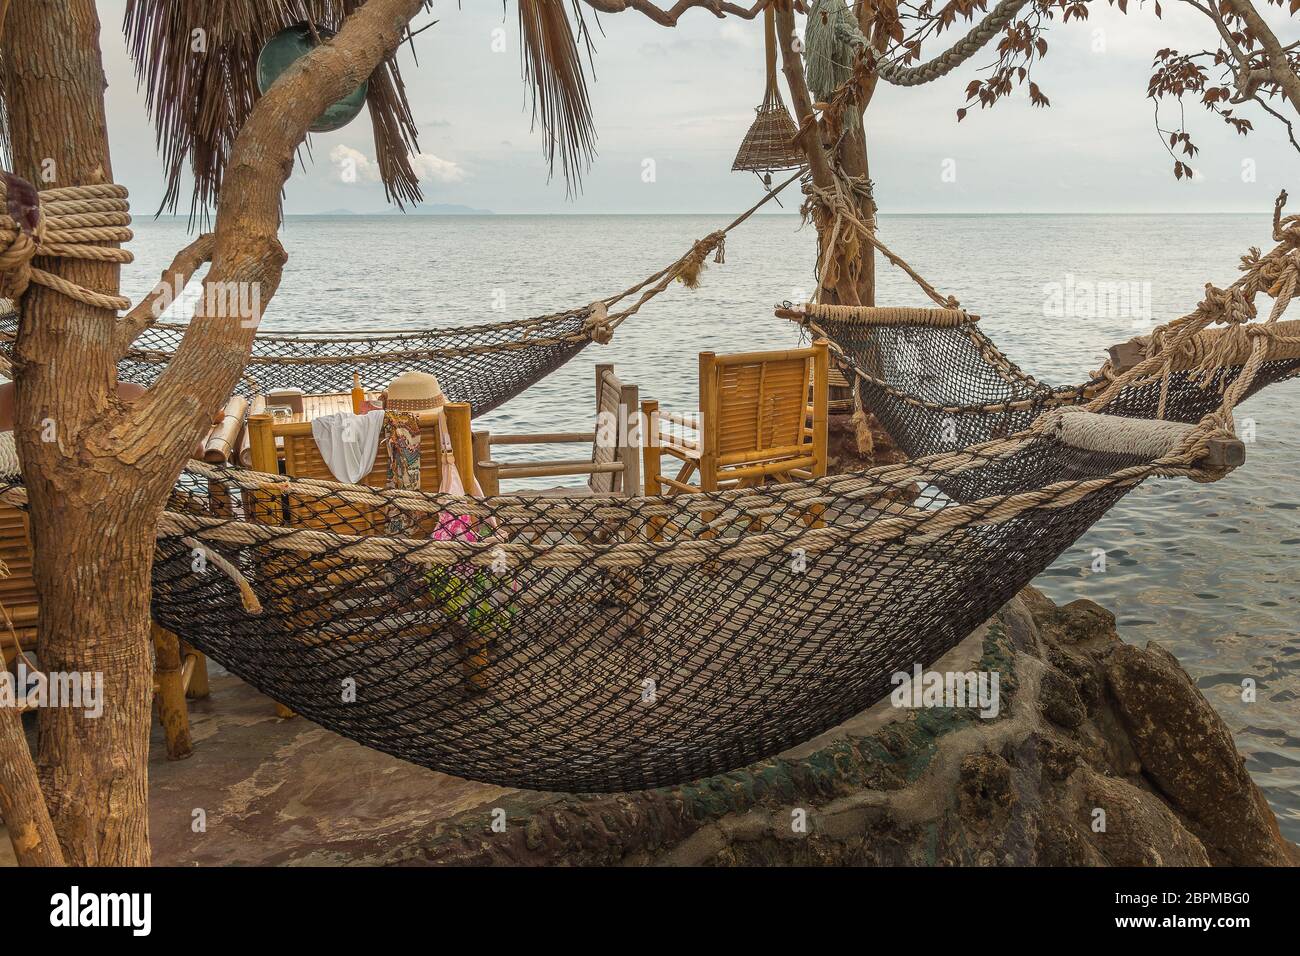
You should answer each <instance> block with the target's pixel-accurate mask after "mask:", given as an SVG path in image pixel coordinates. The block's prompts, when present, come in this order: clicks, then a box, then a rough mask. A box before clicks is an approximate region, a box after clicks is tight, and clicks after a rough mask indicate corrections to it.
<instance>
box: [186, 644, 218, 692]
mask: <svg viewBox="0 0 1300 956" xmlns="http://www.w3.org/2000/svg"><path fill="white" fill-rule="evenodd" d="M181 654H182V655H183V656H184V658H185V661H186V663H187V664H188V663H189V662H190V661H193V662H194V668H193V673H191V674H190V679H189V680H188V681H187V682H186V684H185V696H186V697H188V698H189V699H190V700H203V699H204V698H205V697H207V696H208V695H209V694H211V693H212V688H211V685H210V684H209V682H208V658H207V656H206V655H204V654H203V653H201V652H200V651H197V650H195V649H194V648H193V647H191V646H190V645H189V644H186V643H184V642H182V643H181Z"/></svg>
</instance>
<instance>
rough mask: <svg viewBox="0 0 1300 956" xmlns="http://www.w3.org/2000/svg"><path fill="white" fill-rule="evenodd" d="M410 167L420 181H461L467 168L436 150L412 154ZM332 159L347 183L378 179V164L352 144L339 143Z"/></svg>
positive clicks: (343, 180)
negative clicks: (441, 155)
mask: <svg viewBox="0 0 1300 956" xmlns="http://www.w3.org/2000/svg"><path fill="white" fill-rule="evenodd" d="M410 160H411V168H412V169H414V170H415V174H416V176H418V177H419V178H420V181H421V182H435V183H459V182H463V181H464V180H465V170H464V169H463V168H462V167H461V166H460V164H459V163H454V162H452V161H451V160H449V159H443V158H442V157H440V156H435V155H433V153H412V154H411V156H410ZM330 162H332V163H333V164H334V168H335V169H336V170H337V171H338V176H339V180H340V181H341V182H344V183H377V182H379V164H378V163H377V162H375V161H374V160H372V159H371V158H370V157H368V156H367V155H366V154H365V153H363V152H361V151H360V150H358V149H353V148H352V147H351V146H344V145H343V144H339V145H338V146H335V147H334V148H333V149H332V150H330Z"/></svg>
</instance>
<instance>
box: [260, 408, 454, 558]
mask: <svg viewBox="0 0 1300 956" xmlns="http://www.w3.org/2000/svg"><path fill="white" fill-rule="evenodd" d="M444 414H445V415H446V417H447V427H448V430H449V432H450V434H451V439H452V452H453V454H454V455H455V457H456V461H457V468H458V470H459V471H460V474H461V480H462V484H464V485H465V486H466V487H468V486H469V482H468V480H467V478H466V475H467V473H466V470H465V467H464V465H465V464H468V463H469V460H470V451H469V447H470V441H471V439H470V434H469V425H470V421H469V406H468V405H457V404H448V405H446V406H444V407H443V408H442V409H438V410H435V411H429V412H420V413H419V418H420V490H421V491H430V492H436V491H437V490H438V489H439V488H440V487H441V484H442V437H441V431H440V428H439V424H438V421H439V418H441V417H442V416H443V415H444ZM249 429H250V435H251V440H252V448H253V468H254V470H256V471H267V472H271V473H274V472H275V471H276V457H277V455H278V452H277V451H276V446H277V443H278V444H282V445H283V449H284V473H285V474H286V475H289V476H291V477H294V478H313V479H318V480H322V481H338V479H337V478H335V477H334V474H333V472H331V471H330V470H329V466H328V465H327V464H325V459H324V457H323V456H322V455H321V453H320V448H319V447H318V446H317V444H316V439H315V438H314V437H312V430H311V423H310V422H277V421H275V420H274V419H273V418H272V417H271V416H270V415H254V416H252V418H250V419H249ZM462 432H463V434H461V433H462ZM277 440H278V442H277ZM387 483H388V447H387V442H386V441H385V440H383V439H381V440H380V442H379V448H378V451H377V452H376V455H375V464H374V467H372V468H371V469H370V473H369V474H367V475H365V476H364V477H363V478H362V479H361V481H360V484H362V485H366V486H367V487H370V488H383V487H385V486H386V485H387ZM262 497H263V496H262V495H261V494H260V493H259V494H258V495H257V496H255V503H254V508H256V499H257V498H262ZM276 498H277V500H280V499H282V500H283V501H284V506H283V508H277V505H276V504H274V503H271V502H270V501H269V499H268V500H267V501H266V504H267V505H268V507H263V508H257V511H258V514H257V516H256V519H255V520H262V521H266V522H268V523H275V524H280V523H288V524H291V525H294V526H302V527H307V528H321V529H324V530H330V531H335V532H337V533H339V534H386V533H387V531H388V527H389V515H388V514H387V513H386V512H385V510H384V509H382V508H368V507H364V506H358V505H346V504H342V503H341V502H339V501H337V500H325V499H321V498H318V497H314V496H301V497H299V496H295V495H292V494H290V495H284V496H276ZM277 510H278V511H279V512H280V513H279V514H276V513H275V512H276V511H277ZM276 519H279V520H276ZM437 520H438V519H437V515H436V514H431V515H429V517H428V518H427V519H424V520H422V521H421V522H417V523H416V525H415V526H414V527H412V528H411V529H410V532H411V533H418V532H420V531H423V532H424V533H426V534H430V533H432V532H433V530H434V528H435V527H436V525H437ZM425 525H427V527H425Z"/></svg>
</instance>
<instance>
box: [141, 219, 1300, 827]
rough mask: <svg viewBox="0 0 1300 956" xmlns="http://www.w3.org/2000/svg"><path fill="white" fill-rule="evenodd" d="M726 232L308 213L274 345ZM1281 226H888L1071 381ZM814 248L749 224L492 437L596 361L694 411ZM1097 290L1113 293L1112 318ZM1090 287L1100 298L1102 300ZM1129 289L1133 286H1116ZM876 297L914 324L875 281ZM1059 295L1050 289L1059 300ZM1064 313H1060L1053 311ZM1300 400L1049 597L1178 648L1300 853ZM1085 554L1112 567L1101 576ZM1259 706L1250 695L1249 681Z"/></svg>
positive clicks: (1060, 579) (588, 288)
mask: <svg viewBox="0 0 1300 956" xmlns="http://www.w3.org/2000/svg"><path fill="white" fill-rule="evenodd" d="M729 219H730V216H722V215H719V216H495V217H435V216H412V217H403V216H397V215H393V216H374V217H368V216H367V217H362V216H352V217H303V218H294V219H291V220H290V221H289V222H288V224H287V227H286V230H285V245H286V248H287V249H288V252H289V256H290V259H289V264H288V267H287V268H286V270H285V276H284V283H283V285H282V287H281V289H280V291H279V293H278V294H277V295H276V297H275V299H274V301H273V302H272V304H271V306H270V309H269V310H268V313H267V317H266V321H265V327H267V328H274V329H283V330H301V331H314V330H319V329H349V330H355V331H357V332H365V331H366V330H367V329H374V328H405V327H409V328H426V327H430V326H438V325H464V324H470V323H475V322H495V321H501V320H504V319H508V318H520V317H524V316H529V315H536V314H541V313H546V312H552V311H556V310H558V309H562V308H566V307H570V306H576V305H581V304H584V303H587V302H590V301H592V300H593V299H596V298H600V297H604V296H607V295H609V294H611V293H613V292H616V291H621V290H622V289H624V288H626V287H628V286H630V285H632V284H633V283H634V282H636V281H639V280H640V279H641V278H643V277H645V276H646V275H648V274H650V273H651V272H653V271H655V270H657V269H659V268H661V267H662V266H664V265H665V264H667V263H668V262H670V261H672V260H673V259H675V258H676V257H677V256H679V255H680V254H681V253H682V252H684V251H685V250H686V249H687V248H689V246H690V244H691V242H692V241H693V240H695V239H697V238H700V237H702V236H704V235H706V234H707V233H709V232H711V231H712V230H713V229H716V228H718V227H719V226H720V225H722V224H724V223H725V222H726V221H728V220H729ZM1270 226H1271V224H1270V222H1269V220H1268V217H1266V216H1238V215H1210V216H1200V215H1186V216H885V217H883V218H882V222H881V235H882V238H884V239H885V241H886V242H887V243H888V244H889V245H891V246H892V247H893V248H894V249H895V250H896V251H898V252H899V253H900V254H902V255H903V256H904V257H905V258H907V259H908V260H909V261H910V262H911V263H912V264H913V265H914V266H915V267H916V268H917V269H918V270H919V271H920V272H921V273H922V274H923V275H925V276H927V277H928V278H929V279H930V280H931V281H932V282H933V283H934V284H935V285H936V286H937V287H938V288H939V289H941V290H942V291H944V292H947V293H951V294H954V295H956V296H957V297H958V298H959V299H960V300H961V302H962V303H963V305H965V306H966V307H967V308H968V309H970V310H971V311H973V312H976V313H978V314H980V315H981V316H982V317H983V325H984V329H985V331H986V332H987V333H989V335H991V337H992V338H993V339H994V341H996V342H997V343H998V344H999V345H1000V346H1001V348H1002V349H1003V350H1004V351H1005V352H1007V353H1008V354H1009V355H1010V356H1011V357H1012V358H1013V359H1014V360H1016V361H1017V362H1019V364H1020V365H1021V366H1022V367H1024V368H1025V369H1026V370H1027V371H1029V372H1031V373H1033V374H1035V375H1037V376H1038V377H1039V378H1041V379H1043V380H1045V381H1049V382H1071V383H1073V382H1078V381H1081V380H1083V379H1085V378H1087V377H1088V375H1089V373H1090V372H1091V371H1092V370H1094V369H1096V368H1097V367H1098V366H1099V365H1100V363H1101V360H1102V357H1103V356H1104V350H1105V347H1106V346H1108V345H1111V344H1114V343H1116V342H1121V341H1125V340H1127V339H1128V338H1130V337H1132V336H1133V335H1134V334H1136V333H1137V332H1140V331H1143V330H1144V329H1146V328H1149V327H1150V320H1151V319H1154V321H1155V322H1163V321H1166V320H1168V319H1170V318H1173V317H1175V316H1178V315H1181V314H1183V313H1184V312H1186V311H1188V310H1189V309H1190V308H1192V307H1194V306H1195V304H1196V302H1197V301H1198V300H1199V299H1200V297H1201V295H1202V293H1203V287H1204V284H1205V282H1207V281H1213V282H1214V283H1215V284H1216V285H1226V284H1227V283H1229V282H1231V281H1232V280H1233V279H1234V278H1235V277H1236V275H1237V272H1236V267H1237V262H1238V258H1239V257H1240V255H1241V254H1242V253H1243V252H1245V251H1246V249H1247V248H1248V247H1249V246H1251V245H1259V246H1263V247H1265V248H1267V247H1268V246H1269V245H1271V236H1270V231H1271V230H1270ZM137 233H138V240H137V242H136V244H135V246H134V249H135V252H136V257H137V259H136V262H135V264H134V265H132V266H129V267H128V268H127V274H126V279H125V291H126V292H127V293H128V294H129V295H131V296H133V297H134V298H137V299H138V297H139V296H140V295H142V294H143V293H144V292H145V291H147V289H148V288H149V287H150V286H151V285H152V284H153V283H154V282H155V281H157V276H158V274H159V272H160V271H161V269H162V268H163V266H165V265H166V264H167V262H169V261H170V259H171V256H172V254H173V253H174V251H175V250H176V249H178V248H179V247H180V246H181V245H183V244H184V242H185V241H186V226H185V224H184V223H183V222H179V221H171V220H160V221H156V222H150V221H142V222H140V223H139V224H138V227H137ZM813 249H814V237H813V234H812V232H811V231H810V230H808V229H802V230H801V229H800V228H799V221H798V218H797V217H796V216H791V215H772V216H761V217H756V218H755V219H753V220H751V221H750V222H749V223H747V224H746V225H744V226H742V227H741V228H740V229H738V230H737V231H736V232H734V233H733V234H732V235H731V236H730V237H729V238H728V240H727V248H726V263H725V264H724V265H713V264H710V265H709V268H708V270H707V272H706V274H705V277H704V281H703V285H702V287H701V288H700V289H699V290H697V291H695V292H690V291H687V290H685V289H682V288H680V287H677V288H673V289H671V290H669V291H668V292H666V293H664V294H663V295H661V296H660V297H659V298H658V299H657V300H655V301H654V302H653V303H652V304H650V305H648V306H647V307H646V308H645V309H644V310H643V312H642V313H641V314H639V315H638V316H636V317H634V318H633V319H631V320H630V321H629V322H628V323H627V324H625V325H624V326H623V327H622V328H621V329H620V330H619V331H618V334H617V335H616V336H615V338H614V341H613V342H612V343H611V344H610V345H608V346H605V347H601V346H592V347H590V348H588V349H587V350H586V351H585V352H584V353H582V354H581V355H580V356H579V358H578V359H576V360H575V361H574V362H572V363H571V364H570V365H568V366H567V367H565V368H563V369H561V370H560V371H559V372H557V373H555V374H553V375H552V376H550V377H549V378H546V379H544V380H543V381H542V382H541V383H539V384H538V385H537V386H535V387H534V388H533V389H531V390H530V391H529V392H527V393H525V394H524V395H522V396H521V397H519V398H517V399H516V400H515V401H513V402H511V403H510V404H509V405H507V406H506V407H504V408H502V409H499V410H498V411H496V412H494V413H492V414H491V415H489V416H487V417H486V418H485V419H484V422H485V424H486V425H487V426H488V427H490V428H492V429H494V430H501V431H510V430H514V431H556V430H574V429H577V428H580V427H584V426H586V425H588V424H589V423H588V422H587V421H585V420H584V419H585V417H586V416H585V410H586V409H587V408H588V407H589V405H590V400H589V393H590V392H591V380H592V371H591V367H592V365H593V364H594V363H595V362H597V361H608V362H613V363H614V364H615V366H616V368H617V369H618V370H619V373H620V375H621V376H622V377H623V379H624V380H625V381H631V382H635V383H637V384H638V385H639V386H640V387H641V394H642V396H643V397H650V398H657V399H659V400H660V402H661V404H662V405H664V406H667V407H673V408H679V409H688V408H693V407H694V400H695V397H696V390H697V383H696V353H698V352H700V351H703V350H713V351H717V352H726V351H737V350H750V349H757V348H782V347H790V346H793V345H795V344H796V343H797V342H798V341H799V334H798V331H797V329H796V327H795V326H793V325H792V324H790V323H788V322H785V321H782V320H778V319H776V318H774V317H773V315H772V306H773V304H774V303H777V302H780V301H782V300H785V299H790V300H793V301H800V300H803V299H805V298H807V296H808V295H809V293H810V291H811V288H810V283H811V280H810V276H811V274H812V260H813ZM1087 283H1093V284H1098V283H1122V284H1123V287H1122V288H1123V291H1124V292H1125V293H1127V294H1126V295H1122V296H1121V295H1116V296H1114V297H1113V298H1112V299H1111V301H1113V302H1115V304H1116V305H1117V306H1118V307H1108V308H1106V309H1103V310H1102V311H1104V312H1108V313H1109V314H1105V315H1101V316H1098V315H1095V314H1093V313H1094V310H1093V309H1091V308H1089V306H1088V302H1087V296H1086V291H1087V288H1088V286H1087V285H1086V284H1087ZM1094 287H1095V285H1094ZM1110 288H1111V291H1112V292H1119V291H1120V287H1119V286H1112V287H1110ZM880 289H881V291H880V294H879V301H880V302H881V303H882V304H883V303H890V304H901V305H908V304H911V305H922V304H928V303H926V302H925V301H923V299H922V297H921V296H920V294H919V293H918V292H917V291H916V290H915V289H913V288H912V287H911V285H910V283H909V282H908V280H907V278H906V277H905V276H904V275H902V274H901V273H899V272H897V271H895V270H892V269H890V268H889V267H888V266H886V265H881V266H880ZM1053 293H1056V294H1055V295H1054V294H1053ZM1049 300H1050V301H1049ZM1296 408H1300V381H1293V382H1287V383H1284V384H1282V385H1280V386H1275V387H1273V388H1271V389H1269V390H1267V391H1265V392H1264V393H1262V394H1261V395H1259V396H1257V397H1256V398H1254V399H1253V400H1252V401H1251V402H1250V403H1248V404H1247V405H1246V406H1244V407H1243V408H1242V409H1241V410H1240V414H1239V419H1240V418H1252V419H1253V420H1254V422H1255V433H1256V441H1255V443H1254V444H1253V445H1251V446H1250V448H1249V460H1248V463H1247V465H1246V467H1244V468H1242V469H1240V470H1239V471H1238V472H1236V474H1234V475H1233V476H1231V477H1230V478H1228V479H1227V480H1226V481H1222V482H1220V483H1218V484H1214V485H1193V484H1190V483H1187V482H1176V481H1165V482H1156V483H1148V484H1147V485H1144V486H1143V487H1141V488H1140V489H1138V490H1137V491H1136V492H1135V493H1133V494H1130V495H1129V496H1128V497H1127V498H1125V499H1124V500H1123V501H1122V502H1121V503H1120V504H1119V505H1118V506H1117V507H1116V508H1115V509H1114V510H1113V511H1112V512H1111V513H1110V514H1109V515H1108V516H1107V517H1106V518H1104V519H1103V520H1102V521H1101V522H1100V523H1099V524H1097V525H1096V526H1095V527H1094V528H1093V529H1092V530H1091V531H1090V532H1089V533H1088V534H1087V535H1085V537H1084V538H1083V539H1082V540H1081V541H1080V542H1079V543H1078V545H1076V547H1075V548H1074V549H1072V550H1071V551H1069V552H1068V553H1066V554H1065V555H1063V556H1062V557H1061V559H1060V560H1059V561H1058V562H1057V564H1056V565H1055V566H1054V567H1053V568H1051V569H1050V570H1049V571H1047V572H1046V573H1045V574H1044V575H1042V576H1041V577H1040V578H1039V580H1038V582H1037V583H1038V585H1039V586H1040V587H1041V588H1043V589H1044V590H1045V591H1047V593H1049V594H1050V595H1051V596H1052V597H1053V598H1054V599H1055V600H1057V601H1058V602H1066V601H1071V600H1074V599H1076V598H1090V599H1091V600H1094V601H1097V602H1098V603H1100V604H1102V605H1104V606H1106V607H1108V608H1110V609H1112V610H1113V611H1114V612H1115V613H1116V615H1117V616H1118V617H1119V621H1120V626H1121V631H1122V634H1123V637H1124V639H1125V640H1127V641H1131V642H1135V643H1139V644H1145V643H1146V642H1147V641H1152V640H1154V641H1159V642H1160V643H1162V644H1164V645H1165V646H1166V647H1168V648H1169V649H1170V650H1171V651H1172V652H1173V653H1174V654H1175V655H1177V657H1178V658H1179V660H1181V661H1182V662H1183V664H1184V665H1185V666H1186V668H1187V669H1188V670H1189V671H1190V672H1191V674H1192V675H1193V677H1194V678H1195V679H1196V680H1197V682H1198V684H1199V685H1200V687H1201V689H1202V690H1203V691H1204V693H1205V694H1206V696H1207V697H1208V698H1209V699H1210V700H1211V702H1213V704H1214V705H1215V706H1216V707H1217V708H1218V709H1219V711H1220V713H1222V714H1223V715H1224V717H1225V718H1226V719H1227V721H1228V723H1229V724H1230V725H1231V727H1232V729H1233V731H1234V732H1235V733H1236V737H1237V744H1238V747H1239V748H1240V749H1241V751H1242V753H1244V754H1245V755H1246V761H1247V765H1248V766H1249V768H1250V770H1251V772H1252V773H1253V774H1254V777H1255V779H1256V781H1257V782H1258V783H1259V785H1260V786H1261V787H1262V788H1263V790H1264V792H1265V794H1266V795H1267V797H1268V799H1269V801H1270V802H1271V803H1272V805H1273V807H1274V809H1275V810H1276V811H1277V814H1278V816H1279V818H1280V820H1281V824H1282V829H1283V831H1284V832H1285V833H1286V834H1287V835H1288V836H1289V837H1290V839H1292V840H1300V623H1298V621H1300V573H1298V572H1297V562H1296V559H1295V555H1296V554H1297V549H1300V421H1298V420H1297V418H1298V416H1297V415H1296V413H1295V409H1296ZM1094 549H1104V550H1105V551H1106V552H1107V557H1108V560H1107V567H1106V570H1105V571H1104V572H1100V573H1099V572H1094V571H1093V564H1094V557H1093V555H1094ZM1248 678H1249V679H1250V680H1252V681H1253V682H1254V684H1255V687H1256V692H1255V697H1254V699H1253V700H1246V699H1243V697H1244V695H1243V691H1242V687H1243V682H1244V681H1246V680H1247V679H1248Z"/></svg>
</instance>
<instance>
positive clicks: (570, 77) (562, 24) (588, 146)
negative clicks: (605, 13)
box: [518, 0, 596, 191]
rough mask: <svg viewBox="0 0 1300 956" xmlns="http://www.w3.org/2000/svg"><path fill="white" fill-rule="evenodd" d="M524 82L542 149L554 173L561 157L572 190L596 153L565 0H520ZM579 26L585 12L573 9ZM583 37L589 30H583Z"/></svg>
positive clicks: (585, 83)
mask: <svg viewBox="0 0 1300 956" xmlns="http://www.w3.org/2000/svg"><path fill="white" fill-rule="evenodd" d="M518 2H519V33H520V40H521V44H520V45H521V48H522V56H523V71H524V80H525V82H527V83H529V84H530V85H531V86H532V88H533V124H534V127H536V126H539V125H540V126H541V128H542V133H543V135H544V136H545V140H544V141H543V144H542V150H543V153H544V155H545V156H546V161H547V164H548V166H549V167H550V171H551V174H552V175H554V173H555V161H556V157H557V155H558V157H559V160H560V167H561V169H563V171H564V178H565V182H566V183H567V184H568V186H569V189H570V190H571V191H572V190H573V189H575V188H577V187H578V186H579V185H580V184H581V180H582V173H583V172H584V171H585V170H586V169H587V168H588V167H590V165H591V157H592V155H593V154H594V153H595V146H596V130H595V126H594V123H593V121H592V115H591V101H590V99H589V98H588V96H587V80H586V77H585V76H584V74H583V72H582V59H581V57H580V55H579V52H578V44H577V42H576V40H575V39H574V35H573V29H572V27H571V26H570V23H569V16H568V13H566V11H565V8H564V0H518ZM575 15H576V16H578V18H579V23H580V24H581V13H580V12H578V11H576V10H575ZM583 33H584V35H585V30H584V31H583Z"/></svg>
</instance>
